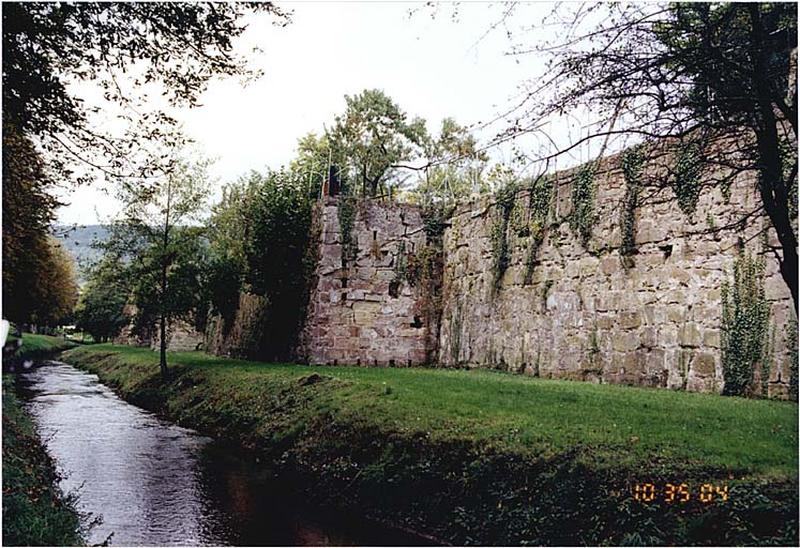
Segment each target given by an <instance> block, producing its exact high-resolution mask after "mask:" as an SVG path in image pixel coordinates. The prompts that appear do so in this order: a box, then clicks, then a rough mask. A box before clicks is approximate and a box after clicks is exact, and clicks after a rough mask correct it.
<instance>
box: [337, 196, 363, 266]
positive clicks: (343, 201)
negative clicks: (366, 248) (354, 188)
mask: <svg viewBox="0 0 800 548" xmlns="http://www.w3.org/2000/svg"><path fill="white" fill-rule="evenodd" d="M337 212H338V217H339V232H340V234H341V238H340V241H341V244H342V268H346V267H347V264H348V263H349V262H351V261H355V260H356V257H358V243H357V242H356V240H355V237H354V236H353V227H354V226H355V222H356V197H355V196H351V195H348V194H342V195H341V196H340V197H339V203H338V204H337Z"/></svg>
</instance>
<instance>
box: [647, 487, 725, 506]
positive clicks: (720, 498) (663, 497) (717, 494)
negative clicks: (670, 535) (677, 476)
mask: <svg viewBox="0 0 800 548" xmlns="http://www.w3.org/2000/svg"><path fill="white" fill-rule="evenodd" d="M633 499H634V500H637V501H639V502H655V501H664V502H668V503H678V504H680V503H686V502H690V501H692V500H695V501H697V500H699V501H700V502H702V503H703V504H711V503H719V502H727V501H728V486H727V485H726V484H719V485H717V484H712V483H703V484H700V485H698V486H694V487H692V486H690V485H689V484H686V483H665V484H657V483H636V484H634V486H633Z"/></svg>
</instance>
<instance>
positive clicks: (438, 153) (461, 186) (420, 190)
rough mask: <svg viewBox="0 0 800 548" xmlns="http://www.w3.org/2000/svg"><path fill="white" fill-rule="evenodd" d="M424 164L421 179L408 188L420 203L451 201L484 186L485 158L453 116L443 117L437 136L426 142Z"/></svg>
mask: <svg viewBox="0 0 800 548" xmlns="http://www.w3.org/2000/svg"><path fill="white" fill-rule="evenodd" d="M425 156H426V157H427V161H426V164H425V165H424V166H423V168H422V178H421V180H420V181H419V183H418V185H417V186H416V187H415V188H414V189H412V190H411V192H410V195H411V196H412V198H413V200H414V201H416V202H418V203H420V204H422V205H429V204H433V203H447V204H452V203H454V202H455V201H456V200H458V199H459V198H464V197H466V196H468V195H469V194H471V193H472V192H480V191H482V190H483V189H484V185H483V183H482V176H483V172H484V169H485V167H486V162H487V160H488V156H487V154H486V153H485V152H484V151H482V150H480V149H479V147H478V144H477V141H476V140H475V138H474V137H473V136H472V135H471V134H470V132H469V130H468V129H467V128H466V127H464V126H462V125H459V124H458V123H457V122H456V121H455V120H453V119H452V118H444V119H443V120H442V127H441V130H440V131H439V136H438V138H436V139H433V138H429V139H428V140H427V141H426V143H425Z"/></svg>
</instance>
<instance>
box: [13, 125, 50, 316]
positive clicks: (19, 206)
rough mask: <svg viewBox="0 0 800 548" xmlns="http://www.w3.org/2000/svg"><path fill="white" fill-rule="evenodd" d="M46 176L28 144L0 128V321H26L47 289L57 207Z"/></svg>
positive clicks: (45, 169)
mask: <svg viewBox="0 0 800 548" xmlns="http://www.w3.org/2000/svg"><path fill="white" fill-rule="evenodd" d="M51 185H52V179H51V178H50V173H49V172H48V170H47V166H46V165H45V163H44V162H43V161H42V158H41V156H40V155H39V154H38V153H37V152H36V149H35V147H34V145H33V143H32V142H31V140H30V139H28V138H27V137H25V136H24V135H22V134H20V133H19V132H18V131H17V130H16V128H15V127H14V126H13V125H10V124H4V125H3V315H4V316H5V317H7V318H9V319H10V320H12V321H15V322H19V323H25V322H28V321H30V319H31V316H32V314H33V311H34V309H38V310H41V308H42V304H43V303H38V302H36V300H35V297H34V295H36V293H37V288H43V287H46V286H47V280H45V279H44V277H43V273H44V269H43V264H44V263H45V262H47V261H48V260H49V255H50V253H51V247H50V245H49V243H48V238H47V235H48V232H49V226H50V223H51V222H52V220H53V218H54V210H55V207H56V206H57V205H58V202H57V201H56V200H55V198H53V197H52V196H51V195H50V194H49V193H48V190H49V187H50V186H51Z"/></svg>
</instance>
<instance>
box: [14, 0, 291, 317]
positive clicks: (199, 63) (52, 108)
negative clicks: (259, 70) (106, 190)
mask: <svg viewBox="0 0 800 548" xmlns="http://www.w3.org/2000/svg"><path fill="white" fill-rule="evenodd" d="M257 11H259V12H268V13H271V14H272V15H274V16H275V17H276V18H277V21H279V22H283V23H286V22H288V18H287V17H286V16H285V15H284V14H283V13H281V12H280V10H278V9H277V8H275V6H273V5H272V4H270V3H267V2H265V3H227V4H222V3H210V2H198V3H189V2H180V3H179V2H165V3H141V2H140V3H126V2H85V3H68V2H7V3H4V4H3V6H2V17H3V212H4V215H3V252H4V264H3V297H4V302H5V304H6V306H5V308H4V313H5V314H7V315H8V317H10V318H14V319H17V320H18V321H23V319H24V318H26V317H27V316H29V315H30V314H31V310H32V308H33V307H35V306H36V305H37V303H35V302H34V301H33V300H32V298H31V296H32V290H31V288H32V287H33V285H35V284H36V279H37V276H38V274H37V265H38V261H39V259H38V257H39V256H40V255H41V256H42V257H44V254H45V253H46V249H47V245H46V236H47V233H48V231H49V225H50V223H51V222H52V220H53V218H54V210H55V208H56V207H57V205H58V203H57V201H56V200H54V199H53V198H52V197H51V195H50V194H49V193H50V192H51V188H50V187H51V185H52V181H54V180H58V181H59V182H77V183H86V182H89V181H95V180H98V179H101V178H102V177H107V178H111V179H113V180H116V181H118V182H120V183H121V184H122V185H123V186H142V185H149V186H153V185H155V184H157V183H158V181H159V179H158V174H159V173H160V170H162V168H164V167H165V166H163V165H162V164H161V162H160V159H159V158H154V156H153V155H152V154H151V153H150V151H149V150H148V149H149V148H150V144H151V143H152V142H154V141H156V142H160V143H161V144H171V145H173V146H178V145H180V144H181V143H182V142H183V141H184V138H183V137H182V135H181V134H180V131H178V130H177V128H176V123H175V120H174V119H173V118H172V117H171V116H170V115H169V114H168V113H167V112H166V110H165V109H158V108H153V106H152V105H150V104H149V103H148V99H147V94H146V93H145V89H146V88H147V87H153V86H155V89H154V91H155V92H156V93H163V96H164V97H166V98H167V100H168V102H169V104H170V105H188V106H195V105H197V102H198V97H199V96H200V94H201V93H202V92H203V90H204V89H205V88H206V86H207V84H208V82H209V81H210V80H211V79H212V78H214V77H215V76H240V77H245V78H249V77H253V76H256V75H255V74H253V73H252V71H250V70H249V69H248V68H247V66H246V64H245V62H244V60H243V59H241V58H240V57H239V56H236V55H234V53H233V43H234V40H235V38H237V37H238V36H240V35H241V34H242V32H244V30H245V28H246V25H245V24H244V22H243V19H242V16H243V15H245V14H246V13H251V12H257ZM78 82H88V83H93V84H96V85H98V86H99V87H100V89H101V90H102V91H103V96H104V99H105V101H106V103H107V106H109V107H111V108H102V109H101V108H100V107H99V106H97V105H90V104H86V103H85V102H84V101H83V100H82V99H81V98H80V97H77V96H76V95H74V93H73V91H74V90H75V89H76V88H75V87H70V84H73V83H78ZM100 110H103V114H104V115H113V114H114V113H116V116H117V118H118V119H119V121H120V122H121V124H119V125H121V127H122V128H123V129H122V131H120V132H117V133H113V134H112V133H111V132H109V131H105V130H102V129H98V127H97V123H96V120H95V119H94V115H95V114H96V113H98V111H100ZM112 125H113V124H112Z"/></svg>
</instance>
